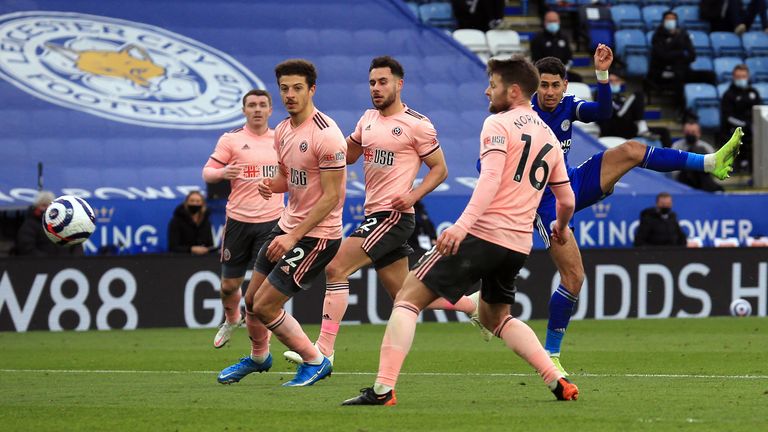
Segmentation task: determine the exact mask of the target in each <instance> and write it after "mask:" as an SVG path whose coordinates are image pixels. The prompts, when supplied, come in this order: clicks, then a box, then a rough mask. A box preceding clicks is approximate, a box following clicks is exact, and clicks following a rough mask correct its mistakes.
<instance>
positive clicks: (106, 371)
mask: <svg viewBox="0 0 768 432" xmlns="http://www.w3.org/2000/svg"><path fill="white" fill-rule="evenodd" d="M0 373H58V374H171V375H184V374H205V375H216V374H218V373H219V371H194V370H190V371H180V370H172V371H153V370H109V369H95V370H92V369H0ZM267 373H269V374H276V375H294V374H295V372H277V371H275V372H267ZM333 374H334V375H372V376H375V375H376V372H333ZM400 375H410V376H438V377H439V376H446V377H452V376H476V377H532V376H536V374H533V373H509V372H508V373H494V372H488V373H475V372H466V373H458V372H402V373H401V374H400ZM572 376H575V377H587V378H686V379H687V378H698V379H732V380H768V375H691V374H641V373H634V374H610V373H608V374H596V373H575V374H572Z"/></svg>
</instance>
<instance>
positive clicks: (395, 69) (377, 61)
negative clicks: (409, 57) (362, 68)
mask: <svg viewBox="0 0 768 432" xmlns="http://www.w3.org/2000/svg"><path fill="white" fill-rule="evenodd" d="M385 67H388V68H389V70H390V71H392V75H395V76H398V77H400V78H404V77H405V71H404V70H403V65H401V64H400V62H399V61H397V60H395V59H394V58H392V57H390V56H380V57H376V58H374V59H373V60H371V67H369V68H368V72H370V71H372V70H374V69H377V68H385Z"/></svg>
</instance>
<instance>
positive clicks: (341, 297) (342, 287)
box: [317, 282, 349, 356]
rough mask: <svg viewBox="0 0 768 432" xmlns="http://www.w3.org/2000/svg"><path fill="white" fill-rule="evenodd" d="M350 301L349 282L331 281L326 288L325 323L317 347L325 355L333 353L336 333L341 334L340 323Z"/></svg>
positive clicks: (324, 303) (321, 327) (321, 328)
mask: <svg viewBox="0 0 768 432" xmlns="http://www.w3.org/2000/svg"><path fill="white" fill-rule="evenodd" d="M348 303H349V282H336V283H329V284H328V285H327V286H326V288H325V301H324V302H323V323H322V325H321V326H320V336H318V337H317V347H318V348H320V352H322V353H323V355H326V356H329V355H331V354H333V346H334V345H335V344H336V335H337V334H339V323H341V320H342V319H343V318H344V313H345V312H346V311H347V304H348Z"/></svg>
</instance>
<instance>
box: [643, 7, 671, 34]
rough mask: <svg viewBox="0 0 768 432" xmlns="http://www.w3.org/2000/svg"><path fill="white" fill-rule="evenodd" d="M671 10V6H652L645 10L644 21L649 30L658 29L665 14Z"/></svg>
mask: <svg viewBox="0 0 768 432" xmlns="http://www.w3.org/2000/svg"><path fill="white" fill-rule="evenodd" d="M668 10H669V6H662V5H651V6H645V7H644V8H643V21H645V28H646V29H647V30H654V29H656V28H657V27H658V26H659V24H661V19H662V18H663V17H664V12H666V11H668Z"/></svg>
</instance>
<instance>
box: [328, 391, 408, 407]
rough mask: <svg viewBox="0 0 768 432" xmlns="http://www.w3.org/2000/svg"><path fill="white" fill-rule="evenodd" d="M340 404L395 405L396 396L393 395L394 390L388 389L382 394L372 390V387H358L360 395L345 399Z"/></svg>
mask: <svg viewBox="0 0 768 432" xmlns="http://www.w3.org/2000/svg"><path fill="white" fill-rule="evenodd" d="M341 404H342V405H387V406H392V405H397V397H395V391H394V390H390V391H388V392H386V393H384V394H383V395H378V394H376V392H375V391H373V387H368V388H364V389H360V396H357V397H353V398H352V399H347V400H345V401H344V402H342V403H341Z"/></svg>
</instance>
